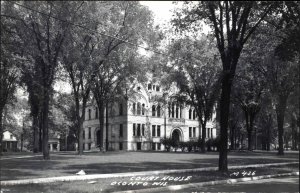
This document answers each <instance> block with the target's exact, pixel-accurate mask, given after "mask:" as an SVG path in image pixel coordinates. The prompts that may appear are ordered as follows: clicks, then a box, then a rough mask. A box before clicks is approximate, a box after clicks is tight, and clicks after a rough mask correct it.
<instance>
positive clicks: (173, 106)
mask: <svg viewBox="0 0 300 193" xmlns="http://www.w3.org/2000/svg"><path fill="white" fill-rule="evenodd" d="M174 108H175V105H174V103H173V104H172V117H173V118H174V111H175V110H174Z"/></svg>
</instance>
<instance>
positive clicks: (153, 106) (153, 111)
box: [152, 105, 155, 117]
mask: <svg viewBox="0 0 300 193" xmlns="http://www.w3.org/2000/svg"><path fill="white" fill-rule="evenodd" d="M152 116H153V117H154V116H155V105H152Z"/></svg>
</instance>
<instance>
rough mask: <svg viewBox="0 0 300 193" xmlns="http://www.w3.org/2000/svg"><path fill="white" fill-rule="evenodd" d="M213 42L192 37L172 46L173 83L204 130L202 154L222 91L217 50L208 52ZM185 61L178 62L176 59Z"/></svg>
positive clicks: (178, 41)
mask: <svg viewBox="0 0 300 193" xmlns="http://www.w3.org/2000/svg"><path fill="white" fill-rule="evenodd" d="M212 44H213V43H212V42H211V41H210V40H209V39H208V38H205V37H202V38H201V39H199V40H197V39H196V40H191V39H189V38H186V39H179V40H177V41H174V42H173V44H172V45H171V46H170V51H169V52H170V53H171V55H172V58H173V61H172V63H173V64H174V67H173V69H174V70H173V72H171V73H170V74H171V77H170V78H171V81H170V82H176V84H177V86H178V87H179V95H181V96H179V97H181V98H182V97H183V98H184V99H183V101H184V102H186V104H188V105H191V106H193V107H194V108H195V110H196V112H197V116H198V121H199V133H201V129H202V136H201V137H202V145H201V151H202V152H203V153H204V152H205V151H206V150H205V138H206V123H207V122H208V121H209V120H210V119H211V118H212V114H213V109H214V106H215V103H216V101H217V99H218V97H219V90H220V87H219V85H220V82H219V81H220V74H219V72H220V66H218V62H219V60H218V57H217V56H216V50H213V49H209V48H211V46H212ZM178 56H179V57H180V58H183V60H182V59H181V60H176V58H178Z"/></svg>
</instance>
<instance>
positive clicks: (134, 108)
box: [132, 103, 136, 115]
mask: <svg viewBox="0 0 300 193" xmlns="http://www.w3.org/2000/svg"><path fill="white" fill-rule="evenodd" d="M135 105H136V104H135V103H133V104H132V111H133V112H132V113H133V114H134V115H135V113H136V107H135Z"/></svg>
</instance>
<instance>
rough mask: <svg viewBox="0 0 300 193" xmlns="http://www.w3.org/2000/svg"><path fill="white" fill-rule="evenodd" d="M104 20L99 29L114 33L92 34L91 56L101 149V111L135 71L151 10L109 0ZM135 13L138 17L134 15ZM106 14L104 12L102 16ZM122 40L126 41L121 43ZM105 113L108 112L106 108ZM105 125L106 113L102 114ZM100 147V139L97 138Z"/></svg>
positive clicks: (148, 24)
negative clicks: (139, 47)
mask: <svg viewBox="0 0 300 193" xmlns="http://www.w3.org/2000/svg"><path fill="white" fill-rule="evenodd" d="M111 6H112V7H111V10H110V12H109V13H108V14H109V15H110V17H109V20H107V23H110V24H111V25H110V26H107V27H103V28H101V29H99V31H100V32H105V33H108V34H114V36H113V37H111V36H103V35H99V34H98V35H96V34H95V44H96V46H95V51H94V53H93V56H92V59H93V60H92V62H91V64H92V65H93V67H92V68H93V70H94V75H95V77H94V78H93V80H92V82H93V85H92V92H93V96H94V98H95V99H96V102H97V106H98V108H99V123H100V139H101V140H103V138H104V133H106V137H105V139H106V142H105V144H106V145H105V149H106V150H107V148H108V131H106V132H104V113H105V108H106V109H108V108H107V107H108V103H111V102H113V101H114V100H112V99H114V98H115V95H116V94H117V93H118V91H119V90H120V88H121V85H122V84H123V83H124V82H126V81H127V80H129V77H130V76H134V75H133V73H135V72H136V69H137V67H138V65H137V56H138V55H139V54H138V52H137V51H138V50H137V47H133V46H132V45H139V44H140V43H143V42H146V40H147V37H148V34H151V33H152V32H153V29H152V25H153V24H152V16H151V12H150V11H149V10H148V9H146V8H145V7H143V6H142V5H140V4H139V3H138V2H126V3H125V2H111ZM137 15H138V16H139V17H137ZM105 17H106V16H105ZM126 42H130V44H131V45H130V44H129V43H127V44H126V45H125V43H126ZM106 112H107V115H108V111H106ZM106 117H107V119H106V129H107V128H108V116H106ZM100 147H102V148H101V149H103V141H100Z"/></svg>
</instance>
